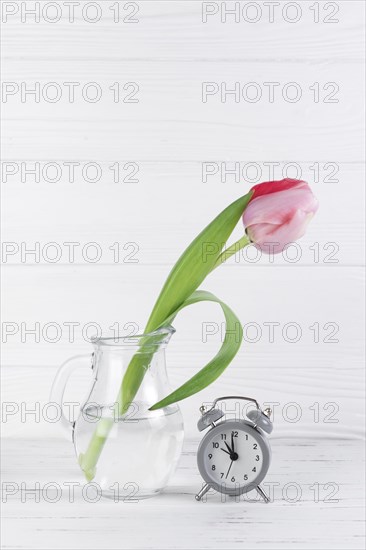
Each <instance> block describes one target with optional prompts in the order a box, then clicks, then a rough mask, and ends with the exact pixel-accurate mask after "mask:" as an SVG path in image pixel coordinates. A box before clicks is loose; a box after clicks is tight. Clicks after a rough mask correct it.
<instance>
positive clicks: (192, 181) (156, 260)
mask: <svg viewBox="0 0 366 550" xmlns="http://www.w3.org/2000/svg"><path fill="white" fill-rule="evenodd" d="M332 158H333V159H334V157H332ZM74 160H78V159H77V157H74ZM135 160H136V159H135ZM135 160H134V162H135ZM34 162H35V161H34V160H28V161H20V160H18V161H17V163H16V165H15V169H16V170H18V173H17V174H14V176H10V175H8V177H7V181H6V182H4V184H3V191H2V192H3V199H4V201H6V205H7V206H6V208H5V209H4V212H3V235H2V236H3V242H4V245H3V262H4V263H5V264H6V265H8V264H17V265H24V264H27V265H33V264H34V265H41V264H43V265H48V267H52V265H54V266H56V267H57V266H58V265H70V266H72V264H73V265H79V264H80V265H84V266H87V265H92V263H93V261H94V258H95V256H96V255H98V254H100V255H101V257H100V258H99V260H98V262H97V263H98V264H103V265H111V266H113V265H115V263H120V264H121V263H126V264H127V263H135V262H138V264H139V265H154V264H161V265H165V266H166V267H167V269H168V268H169V266H172V265H173V264H174V263H175V261H176V260H177V257H178V256H179V254H180V253H181V251H182V250H183V249H184V248H185V247H186V246H187V245H188V243H189V242H190V240H192V239H193V238H194V236H195V235H196V234H198V233H199V232H200V231H201V229H202V227H204V226H205V225H206V224H207V223H209V221H210V220H211V219H213V218H214V217H215V216H216V215H217V213H218V212H219V211H220V210H221V209H223V208H224V206H225V205H227V204H229V203H230V202H231V201H234V200H235V199H236V198H237V197H239V196H241V195H242V194H243V193H245V192H246V191H247V190H248V189H249V188H250V186H251V185H253V184H255V183H258V182H259V181H266V180H267V181H268V179H273V178H274V179H281V178H283V177H284V176H287V175H288V176H289V177H300V178H303V179H305V180H307V181H308V182H309V184H310V185H311V187H312V189H313V191H314V193H315V195H316V196H317V198H318V200H319V204H320V208H319V211H318V213H317V215H316V217H315V218H314V220H313V221H312V223H311V224H310V225H309V227H308V230H307V232H306V235H305V236H304V238H303V239H301V240H300V241H299V243H298V244H297V245H296V247H297V248H294V247H292V248H291V249H290V250H289V254H288V256H286V255H278V256H276V257H274V258H269V257H268V256H262V257H261V258H260V257H259V256H258V257H257V253H256V252H255V251H254V250H253V248H252V249H249V250H248V251H245V252H243V253H241V254H239V255H238V256H237V258H236V260H235V261H234V260H230V262H229V264H230V265H237V266H241V265H245V266H246V267H247V268H251V267H252V266H259V265H263V266H264V265H266V266H267V267H268V266H269V267H270V266H271V265H272V263H270V260H273V264H274V265H287V266H288V267H289V268H291V266H293V265H294V264H295V265H311V266H314V265H318V266H323V267H337V266H344V265H360V264H362V263H363V261H364V229H363V228H364V208H365V203H364V186H363V180H364V166H363V164H361V163H356V164H347V163H338V162H335V163H334V162H330V161H329V163H328V162H325V161H320V162H319V161H315V160H314V161H296V160H295V161H291V162H290V161H288V162H286V161H281V162H279V161H278V162H279V164H278V165H276V166H272V168H270V166H269V165H268V164H267V163H266V162H265V161H252V160H250V159H249V158H245V157H244V156H243V155H242V156H241V157H238V159H235V158H232V160H231V161H229V162H225V160H224V159H223V158H222V157H221V158H219V159H217V160H213V159H212V158H211V159H210V160H206V161H203V162H196V163H195V162H178V163H173V162H168V161H167V162H163V163H160V162H147V161H143V160H142V161H141V160H137V165H138V172H137V173H136V175H135V176H134V179H135V178H136V179H137V180H138V182H121V183H120V184H117V183H116V184H114V183H113V172H112V170H111V169H110V166H112V165H113V164H114V162H113V161H112V160H111V161H110V162H109V163H106V162H101V161H100V159H97V160H95V161H94V162H97V163H98V166H99V167H100V170H101V174H102V175H101V179H100V181H98V182H97V183H90V182H86V181H85V180H84V181H83V180H82V179H77V180H76V181H75V182H74V183H71V182H70V181H69V176H70V174H69V172H68V168H67V165H66V164H65V162H66V161H64V160H61V159H59V160H58V161H57V163H58V166H59V169H60V170H61V173H62V177H61V179H60V181H59V182H58V183H55V184H53V183H50V182H47V181H45V180H43V181H41V182H40V183H39V184H37V183H35V181H34V176H31V175H29V177H28V178H27V179H26V181H25V182H24V183H21V182H20V178H21V174H22V172H23V173H24V171H25V170H26V169H27V168H28V169H30V168H33V167H34ZM79 162H80V163H81V164H80V167H79V168H78V169H76V170H78V174H79V175H80V174H81V173H82V169H83V167H84V166H86V164H87V163H86V161H85V159H81V158H80V160H79ZM119 162H120V167H121V177H122V178H123V177H126V176H127V175H128V174H130V173H131V168H128V167H127V168H126V169H125V170H124V169H123V166H124V165H125V163H127V162H128V160H127V159H125V160H120V159H119ZM205 162H210V163H211V164H210V167H209V168H208V167H207V165H206V164H204V163H205ZM22 163H23V164H22ZM40 166H42V167H45V166H47V162H43V163H41V164H40ZM235 167H236V168H235ZM233 168H235V169H237V170H239V175H238V176H236V175H235V174H234V175H233V174H232V175H229V174H228V175H227V176H225V170H230V169H231V170H232V169H233ZM9 169H10V168H9ZM40 170H41V168H40ZM206 170H214V171H215V172H216V173H215V174H213V175H212V176H208V175H207V176H206V179H207V181H204V178H203V172H204V171H206ZM332 174H333V176H332V177H331V175H332ZM50 175H51V172H50ZM246 176H248V177H249V178H251V181H248V180H247V181H246ZM225 177H227V180H226V181H225V180H224V181H222V178H225ZM236 177H238V181H235V178H236ZM316 179H319V181H315V180H316ZM19 197H21V199H22V200H19ZM101 199H102V200H101ZM177 205H179V207H177ZM106 212H107V215H106ZM66 213H67V214H66ZM241 232H242V225H241V223H239V224H238V228H237V230H236V232H235V234H234V235H235V236H237V238H239V237H240V236H241ZM232 240H234V238H233V239H232ZM52 242H54V243H56V245H55V246H56V248H55V247H52V245H51V246H50V247H48V243H52ZM68 242H70V243H71V242H74V243H80V244H79V245H75V248H74V252H75V253H74V256H73V255H72V251H71V248H70V245H66V244H65V243H68ZM93 242H94V243H96V244H97V247H98V249H96V248H95V247H93V246H91V247H90V248H89V246H88V243H93ZM5 243H9V244H8V245H6V244H5ZM11 243H13V244H11ZM22 243H23V244H22ZM36 243H39V244H38V245H36ZM114 243H119V244H118V245H117V248H118V252H119V253H118V255H117V248H116V245H115V244H114ZM128 243H130V244H128ZM36 246H39V254H38V256H35V255H32V254H28V255H25V254H23V255H22V251H23V252H24V253H25V251H26V250H28V249H30V250H34V249H35V247H36ZM298 247H301V248H300V249H299V248H298ZM6 251H7V252H8V253H7V254H6ZM89 258H90V259H89ZM294 260H295V261H294ZM296 260H297V261H296ZM6 265H5V267H6ZM225 267H226V266H225Z"/></svg>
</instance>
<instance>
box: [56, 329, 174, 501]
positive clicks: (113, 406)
mask: <svg viewBox="0 0 366 550" xmlns="http://www.w3.org/2000/svg"><path fill="white" fill-rule="evenodd" d="M173 333H174V329H173V328H172V327H167V328H164V329H159V330H158V331H156V332H154V333H150V334H148V335H146V334H145V335H138V336H132V337H131V336H130V337H127V338H98V339H95V340H94V341H93V346H94V354H93V358H92V369H93V375H94V376H93V383H92V387H91V390H90V392H89V395H88V398H87V400H86V402H85V404H84V405H83V406H82V407H81V409H80V413H79V416H78V418H77V420H76V422H75V423H74V424H73V427H72V428H73V442H74V446H75V451H76V455H77V457H78V461H79V464H80V466H81V468H82V469H83V470H84V473H85V475H86V478H87V480H88V481H92V482H93V483H96V484H97V486H98V489H99V488H100V491H101V493H102V495H103V496H105V497H109V498H112V499H115V500H116V499H124V500H126V499H137V500H138V499H141V498H147V497H151V496H154V495H156V494H158V493H160V492H161V491H162V489H164V487H165V486H166V485H167V483H168V481H169V479H170V477H171V476H172V474H173V473H174V470H175V468H176V465H177V462H178V459H179V456H180V454H181V450H182V444H183V435H184V430H183V420H182V415H181V412H180V409H179V406H178V405H177V404H173V405H169V406H168V407H164V408H161V409H158V410H155V411H149V407H151V406H152V405H154V404H155V403H157V402H158V401H160V400H161V399H162V398H163V397H166V396H167V395H168V394H169V393H171V388H170V386H169V382H168V377H167V372H166V359H165V348H166V346H167V344H168V342H169V340H170V337H171V335H172V334H173ZM133 358H134V360H136V358H137V359H138V361H139V365H140V368H141V364H142V365H143V375H142V377H141V378H142V379H141V382H140V385H139V388H138V390H137V393H136V394H135V395H134V397H133V400H131V402H130V403H129V404H128V408H127V410H122V411H121V405H120V399H119V398H120V395H121V394H120V389H121V382H122V380H124V377H125V374H126V372H127V371H128V369H129V371H128V372H129V373H131V368H132V369H133V368H135V363H134V361H132V359H133ZM79 359H80V358H79ZM131 361H132V362H131ZM68 363H69V362H68ZM64 367H65V365H64ZM65 368H67V367H65ZM61 370H62V367H61ZM61 375H62V373H61ZM59 377H60V373H59ZM61 377H62V376H61ZM58 385H59V384H58V380H57V378H56V380H55V383H54V386H55V389H54V390H53V393H54V394H55V393H57V391H56V392H55V390H57V387H58ZM57 397H58V398H57ZM54 401H59V402H61V404H62V395H61V397H60V396H57V395H56V399H54ZM124 409H126V406H125V407H124Z"/></svg>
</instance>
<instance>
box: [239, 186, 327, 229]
mask: <svg viewBox="0 0 366 550" xmlns="http://www.w3.org/2000/svg"><path fill="white" fill-rule="evenodd" d="M317 208H318V203H317V200H316V198H315V197H314V195H313V193H312V192H311V190H310V189H309V187H307V188H306V189H305V188H302V189H292V190H289V191H279V192H277V193H272V194H271V195H262V196H260V197H258V198H255V199H252V200H251V201H250V203H249V204H248V206H247V207H246V209H245V211H244V214H243V222H244V226H245V227H249V226H250V225H252V224H253V223H271V224H282V223H286V222H287V221H288V220H289V219H290V218H291V217H292V215H293V213H294V212H296V210H304V211H305V212H308V213H310V212H313V213H315V212H316V210H317Z"/></svg>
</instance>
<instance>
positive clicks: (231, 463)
mask: <svg viewBox="0 0 366 550" xmlns="http://www.w3.org/2000/svg"><path fill="white" fill-rule="evenodd" d="M233 462H234V461H233V460H232V461H231V462H230V466H229V469H228V471H227V474H226V476H225V479H227V476H228V475H229V472H230V468H231V466H232V465H233Z"/></svg>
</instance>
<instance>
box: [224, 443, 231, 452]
mask: <svg viewBox="0 0 366 550" xmlns="http://www.w3.org/2000/svg"><path fill="white" fill-rule="evenodd" d="M224 443H225V445H226V448H227V450H228V451H229V453H230V454H232V452H233V451H232V449H230V447H229V445H228V444H227V443H226V441H224Z"/></svg>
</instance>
